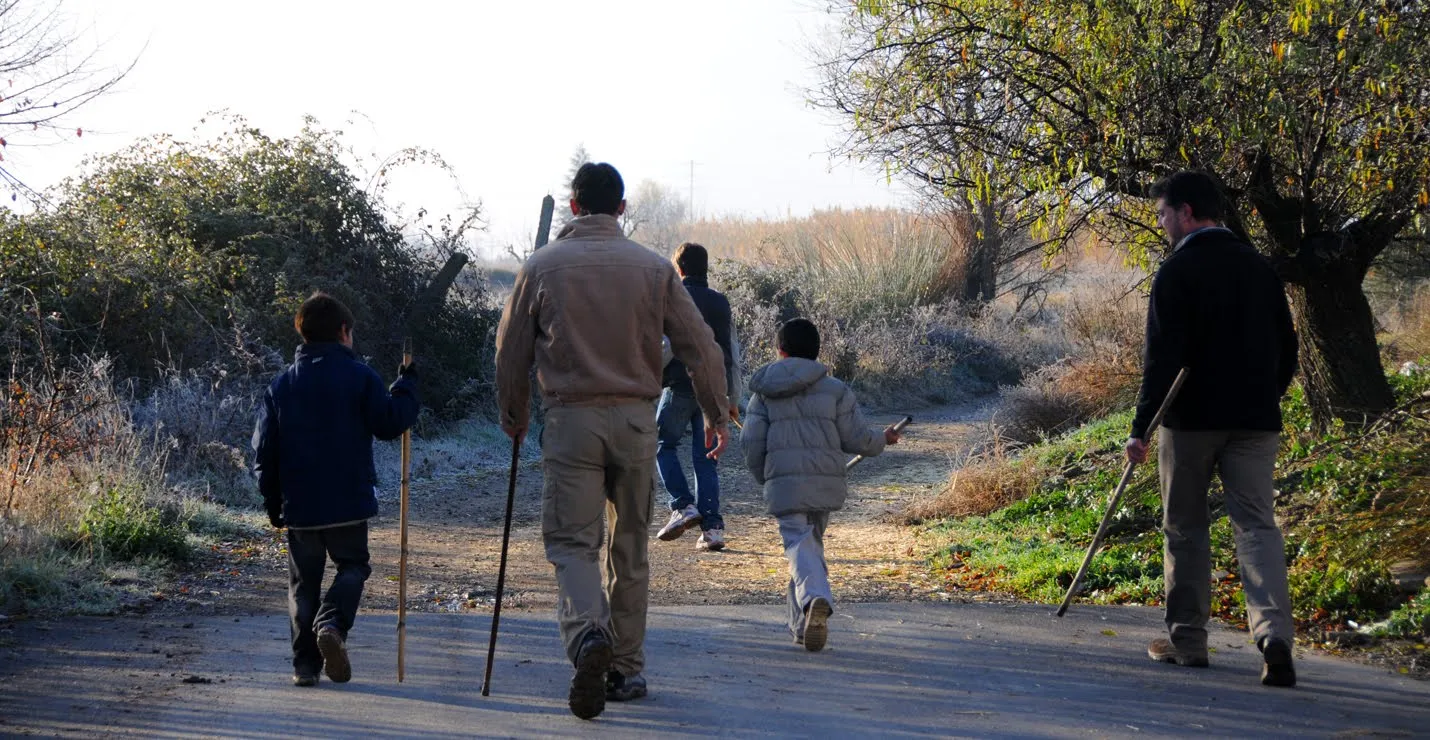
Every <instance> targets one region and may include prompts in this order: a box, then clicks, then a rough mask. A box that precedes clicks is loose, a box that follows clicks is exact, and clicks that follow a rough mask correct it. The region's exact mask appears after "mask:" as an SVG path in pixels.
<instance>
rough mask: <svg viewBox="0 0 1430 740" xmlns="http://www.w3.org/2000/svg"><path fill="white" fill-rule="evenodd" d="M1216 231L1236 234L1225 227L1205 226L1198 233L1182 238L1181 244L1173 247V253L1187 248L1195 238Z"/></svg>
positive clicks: (1194, 232)
mask: <svg viewBox="0 0 1430 740" xmlns="http://www.w3.org/2000/svg"><path fill="white" fill-rule="evenodd" d="M1214 231H1223V232H1226V233H1228V234H1232V233H1234V232H1233V231H1232V230H1231V229H1228V228H1227V227H1225V226H1203V227H1202V228H1200V229H1197V230H1196V231H1193V232H1192V233H1190V234H1187V235H1186V236H1184V237H1182V240H1181V241H1179V242H1177V246H1175V247H1172V251H1173V252H1176V251H1177V250H1179V249H1181V248H1182V247H1185V246H1187V243H1188V242H1190V241H1191V240H1192V238H1193V237H1196V236H1200V235H1202V234H1207V233H1211V232H1214Z"/></svg>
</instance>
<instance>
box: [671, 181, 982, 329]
mask: <svg viewBox="0 0 1430 740" xmlns="http://www.w3.org/2000/svg"><path fill="white" fill-rule="evenodd" d="M685 234H686V238H687V239H689V240H692V241H696V242H699V243H701V244H704V245H705V246H706V248H707V249H709V250H710V252H711V255H712V257H714V258H716V259H721V258H724V259H735V260H738V261H740V262H743V263H745V264H748V265H761V266H766V267H777V268H786V269H790V270H793V271H795V272H796V273H798V274H799V276H800V277H801V279H802V280H804V281H806V282H807V283H809V284H812V285H817V286H818V290H817V291H815V295H814V296H812V298H813V300H815V301H818V302H820V303H823V304H825V305H827V306H829V307H830V308H831V309H833V310H835V311H837V312H838V313H839V315H840V318H842V319H845V320H851V321H859V320H862V319H865V318H872V317H877V316H883V315H887V313H888V312H890V311H897V310H904V309H910V308H913V307H916V306H928V305H937V304H941V303H943V302H945V301H946V300H948V299H949V298H952V297H955V296H956V295H957V291H958V288H959V286H960V285H961V284H962V281H963V273H964V270H963V265H964V262H965V252H966V249H967V246H968V244H969V243H970V239H971V234H970V233H969V232H968V231H967V230H964V229H961V228H959V227H957V226H956V225H955V226H949V225H948V224H947V223H946V222H943V221H939V220H935V219H930V218H925V217H922V216H920V215H918V214H916V213H912V212H909V211H904V210H898V209H882V208H866V209H858V210H848V211H846V210H840V209H835V210H826V211H817V212H815V213H814V214H812V215H810V216H808V217H806V218H798V219H786V220H781V221H766V220H734V219H725V220H720V221H698V222H694V223H691V224H688V225H687V226H686V228H685Z"/></svg>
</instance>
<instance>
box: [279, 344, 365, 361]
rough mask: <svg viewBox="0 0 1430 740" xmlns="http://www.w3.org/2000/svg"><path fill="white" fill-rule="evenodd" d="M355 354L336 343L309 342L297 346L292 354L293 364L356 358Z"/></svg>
mask: <svg viewBox="0 0 1430 740" xmlns="http://www.w3.org/2000/svg"><path fill="white" fill-rule="evenodd" d="M357 356H358V355H357V353H356V352H354V351H352V350H350V349H348V348H347V347H345V346H343V345H342V344H339V343H337V342H310V343H307V344H300V345H298V349H297V351H295V352H294V353H293V362H294V363H298V364H302V363H304V362H309V363H311V362H316V361H318V360H323V359H327V358H329V357H349V358H354V359H356V358H357Z"/></svg>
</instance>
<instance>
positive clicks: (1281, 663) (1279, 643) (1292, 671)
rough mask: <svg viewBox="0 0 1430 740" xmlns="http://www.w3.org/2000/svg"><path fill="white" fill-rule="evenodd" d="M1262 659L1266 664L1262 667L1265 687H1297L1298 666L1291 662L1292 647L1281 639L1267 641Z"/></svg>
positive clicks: (1262, 680) (1262, 649) (1275, 638)
mask: <svg viewBox="0 0 1430 740" xmlns="http://www.w3.org/2000/svg"><path fill="white" fill-rule="evenodd" d="M1261 657H1262V659H1263V660H1265V661H1266V662H1265V663H1264V664H1262V666H1261V683H1262V685H1263V686H1287V687H1290V686H1295V685H1296V666H1295V665H1294V664H1293V663H1292V660H1291V646H1290V645H1289V644H1288V643H1287V642H1286V641H1285V640H1282V639H1281V638H1279V637H1273V638H1271V639H1269V640H1267V641H1266V645H1265V646H1264V647H1262V648H1261Z"/></svg>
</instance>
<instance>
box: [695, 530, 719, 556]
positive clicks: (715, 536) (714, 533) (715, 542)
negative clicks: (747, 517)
mask: <svg viewBox="0 0 1430 740" xmlns="http://www.w3.org/2000/svg"><path fill="white" fill-rule="evenodd" d="M695 549H697V550H711V551H718V550H724V549H725V530H723V529H721V528H719V527H715V528H713V529H707V530H705V531H704V532H701V533H700V539H699V540H698V541H697V542H696V543H695Z"/></svg>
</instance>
